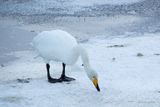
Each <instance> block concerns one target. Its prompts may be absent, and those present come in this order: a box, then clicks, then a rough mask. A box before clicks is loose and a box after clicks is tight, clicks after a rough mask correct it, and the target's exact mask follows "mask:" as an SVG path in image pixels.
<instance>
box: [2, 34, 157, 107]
mask: <svg viewBox="0 0 160 107" xmlns="http://www.w3.org/2000/svg"><path fill="white" fill-rule="evenodd" d="M159 43H160V33H154V34H151V33H150V34H144V36H142V37H134V38H131V37H129V38H121V37H120V38H112V39H104V38H99V37H95V38H92V39H90V40H89V41H88V42H86V43H81V44H82V45H83V46H85V47H86V49H87V50H88V53H89V56H90V61H91V64H92V66H93V68H95V69H96V71H97V72H98V74H99V82H100V84H99V85H100V88H101V92H97V91H96V89H95V88H94V87H93V85H92V83H91V82H90V81H89V80H88V78H87V76H86V74H85V71H84V70H83V67H82V66H81V64H82V63H81V61H78V62H77V64H76V65H75V66H68V67H67V74H68V75H69V76H72V77H75V78H76V81H74V82H71V83H59V84H50V83H48V82H47V79H46V69H45V64H44V63H43V61H42V59H41V58H39V57H38V58H37V57H36V53H35V52H34V51H17V52H12V53H10V54H12V55H14V56H15V57H18V59H17V60H15V61H13V62H10V63H8V64H7V65H6V66H4V67H1V68H0V81H1V82H0V90H1V93H0V106H2V107H20V106H23V107H28V106H30V107H37V106H39V107H53V106H54V107H63V106H65V107H75V106H76V107H82V106H92V107H97V106H98V107H106V106H107V107H115V106H116V107H135V106H136V107H159V106H160V85H159V82H160V78H159V77H160V72H159V70H160V67H159V64H160V46H159ZM138 53H139V55H137V54H138ZM51 65H52V67H51V72H52V76H54V77H59V75H60V74H61V64H60V63H55V62H52V63H51ZM27 78H30V79H28V80H27ZM17 79H22V81H23V79H26V81H27V82H28V83H26V82H24V83H23V82H22V81H18V80H17Z"/></svg>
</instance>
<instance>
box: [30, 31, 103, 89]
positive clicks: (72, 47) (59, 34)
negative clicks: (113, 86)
mask: <svg viewBox="0 0 160 107" xmlns="http://www.w3.org/2000/svg"><path fill="white" fill-rule="evenodd" d="M32 45H33V47H34V48H35V51H36V52H37V53H38V55H39V56H41V57H42V58H43V60H44V62H45V64H46V70H47V78H48V82H49V83H57V82H65V81H68V82H70V81H73V80H75V79H74V78H71V77H68V76H66V75H65V67H66V65H74V64H75V63H76V61H77V60H78V58H79V57H81V59H82V62H83V67H84V70H85V71H86V74H87V76H88V78H89V79H90V80H91V81H92V83H93V84H94V86H95V88H96V89H97V91H100V88H99V85H98V74H97V72H96V71H95V70H94V69H92V67H91V65H90V62H89V57H88V53H87V51H86V49H85V48H84V47H83V46H82V45H80V44H78V43H77V41H76V39H75V38H74V37H73V36H72V35H71V34H69V33H68V32H66V31H64V30H60V29H57V30H50V31H42V32H41V33H39V34H38V35H37V36H35V37H34V38H33V40H32ZM50 61H57V62H61V63H62V74H61V76H60V78H58V79H57V78H53V77H51V75H50V64H49V63H50Z"/></svg>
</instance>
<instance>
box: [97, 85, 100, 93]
mask: <svg viewBox="0 0 160 107" xmlns="http://www.w3.org/2000/svg"><path fill="white" fill-rule="evenodd" d="M96 89H97V91H98V92H100V88H99V85H98V84H97V86H96Z"/></svg>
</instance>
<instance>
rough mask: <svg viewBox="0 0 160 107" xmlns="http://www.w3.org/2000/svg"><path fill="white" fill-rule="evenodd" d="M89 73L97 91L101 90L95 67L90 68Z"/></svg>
mask: <svg viewBox="0 0 160 107" xmlns="http://www.w3.org/2000/svg"><path fill="white" fill-rule="evenodd" d="M87 75H88V77H89V79H90V80H91V81H92V82H93V84H94V86H95V87H96V89H97V91H100V88H99V85H98V74H97V73H96V72H95V71H94V70H93V69H88V70H87Z"/></svg>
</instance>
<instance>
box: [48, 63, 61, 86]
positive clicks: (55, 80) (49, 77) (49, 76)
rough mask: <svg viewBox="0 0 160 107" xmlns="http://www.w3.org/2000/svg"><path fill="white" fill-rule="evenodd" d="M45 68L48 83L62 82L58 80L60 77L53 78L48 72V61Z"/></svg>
mask: <svg viewBox="0 0 160 107" xmlns="http://www.w3.org/2000/svg"><path fill="white" fill-rule="evenodd" d="M46 68H47V77H48V82H50V83H56V82H62V80H60V79H55V78H52V77H51V75H50V72H49V69H50V65H49V64H48V63H47V64H46Z"/></svg>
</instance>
